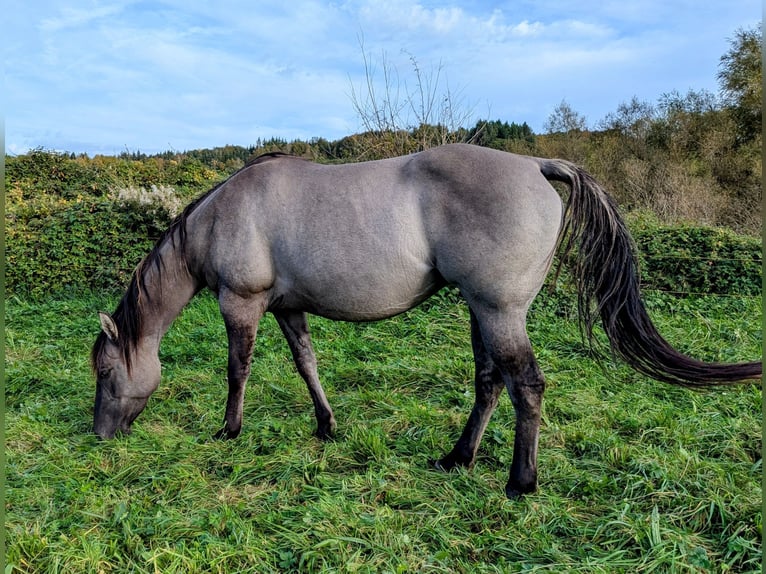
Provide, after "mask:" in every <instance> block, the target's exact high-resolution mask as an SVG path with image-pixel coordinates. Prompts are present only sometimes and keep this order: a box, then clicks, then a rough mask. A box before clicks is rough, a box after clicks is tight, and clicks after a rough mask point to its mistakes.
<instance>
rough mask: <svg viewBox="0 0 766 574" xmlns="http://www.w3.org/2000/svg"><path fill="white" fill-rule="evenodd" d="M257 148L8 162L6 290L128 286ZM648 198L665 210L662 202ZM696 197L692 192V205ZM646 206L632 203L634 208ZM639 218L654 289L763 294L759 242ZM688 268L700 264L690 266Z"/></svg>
mask: <svg viewBox="0 0 766 574" xmlns="http://www.w3.org/2000/svg"><path fill="white" fill-rule="evenodd" d="M473 131H474V135H477V136H478V137H486V138H488V139H487V140H486V142H485V143H491V144H492V145H494V146H496V147H501V148H502V147H504V148H505V149H509V148H510V147H512V144H513V142H517V143H519V145H526V146H534V145H536V144H535V141H537V140H534V139H533V140H530V139H529V137H527V136H526V135H525V134H527V133H528V132H527V130H526V129H525V128H524V126H523V125H521V126H519V125H518V124H508V123H502V122H500V121H495V122H486V123H477V125H476V127H475V128H474V130H473ZM605 137H608V136H605ZM506 138H507V139H506ZM489 139H492V142H489ZM501 142H506V143H505V144H503V143H501ZM267 145H272V143H270V142H267ZM324 145H327V146H329V142H326V143H325V144H324ZM605 145H606V144H605ZM261 149H263V148H255V149H249V148H238V149H235V148H229V149H225V150H220V152H219V150H207V151H205V150H202V151H199V152H195V153H193V154H191V156H190V157H188V158H187V157H185V156H173V158H171V157H170V156H167V155H163V156H154V157H144V158H143V159H134V158H133V157H130V158H129V157H121V158H105V157H96V158H93V159H88V158H86V157H76V158H72V157H70V156H68V155H66V154H58V153H54V152H45V151H42V150H35V151H33V152H31V153H30V154H26V155H22V156H18V157H9V158H7V169H6V189H7V197H6V200H7V212H6V223H7V225H6V235H7V253H6V260H7V263H8V265H7V268H6V281H7V285H6V288H7V290H8V291H9V292H10V293H16V294H26V295H30V296H32V297H41V296H45V295H49V294H51V293H54V292H57V291H61V290H62V289H74V290H81V289H83V288H85V289H108V290H111V289H115V288H120V287H123V286H124V285H125V284H126V283H127V279H128V278H129V276H130V273H131V272H132V270H133V268H134V267H135V266H136V265H137V264H138V262H139V261H140V259H141V257H143V255H145V254H146V253H147V252H148V251H149V250H150V249H151V247H152V245H153V243H154V241H155V240H156V239H157V238H158V237H159V236H160V235H161V234H162V232H163V231H164V229H165V228H166V227H167V226H168V224H169V223H170V221H171V219H172V217H173V216H174V215H175V214H177V213H178V212H179V210H180V209H181V208H182V207H183V205H184V204H185V203H187V202H188V201H189V200H190V199H191V198H192V197H193V196H196V195H197V194H199V193H202V192H203V191H205V190H206V189H207V188H208V187H209V186H211V185H212V184H213V183H214V182H216V181H218V180H221V179H223V178H225V177H226V176H227V175H229V174H230V173H232V172H233V171H235V170H236V169H237V168H238V167H239V166H240V164H241V163H242V161H243V160H242V159H241V158H249V157H250V156H252V155H254V154H257V153H259V151H260V150H261ZM361 149H367V150H369V149H370V147H369V142H367V141H365V136H364V134H362V135H359V136H352V137H349V138H345V139H344V140H343V141H341V142H336V144H335V146H334V148H333V153H335V154H338V155H339V156H341V157H342V158H345V159H348V158H349V157H352V156H353V155H354V154H355V153H356V150H361ZM517 151H518V150H517ZM208 164H209V165H208ZM644 165H645V164H643V163H640V162H639V161H638V160H635V161H634V162H633V163H630V162H627V163H625V164H624V168H625V170H626V172H625V173H626V174H627V175H626V177H627V184H628V185H630V184H633V185H634V187H633V195H634V199H635V198H637V197H640V194H642V193H647V190H652V189H655V194H657V193H658V192H657V191H656V189H657V187H656V184H655V183H653V179H652V178H659V177H660V175H658V173H657V172H656V171H651V170H649V171H642V169H644V167H643V166H644ZM212 166H215V167H212ZM216 168H218V169H216ZM176 186H177V187H176ZM689 189H690V186H689V185H688V184H687V186H686V191H687V192H688V190H689ZM623 199H624V197H623ZM703 199H704V198H702V199H701V201H702V200H703ZM651 200H652V201H653V202H654V204H655V205H656V206H657V205H660V201H659V199H658V197H657V196H656V195H655V196H654V197H653V198H651ZM690 200H691V197H690V195H689V194H688V193H687V195H686V196H685V201H686V202H687V204H688V202H689V201H690ZM646 201H649V200H648V199H647V200H646ZM643 204H644V202H642V201H638V200H635V201H634V203H633V207H640V206H642V205H643ZM635 221H636V222H637V225H635V226H634V233H635V234H636V240H637V243H638V246H639V248H640V251H641V253H642V254H643V257H644V271H645V273H646V274H647V282H646V285H647V286H649V287H650V288H659V289H671V290H675V291H689V290H690V291H693V292H707V291H712V292H716V293H742V294H755V293H758V292H759V289H760V263H759V262H760V256H759V250H760V248H759V245H760V243H759V241H758V240H756V239H747V238H743V237H739V236H737V235H736V234H734V233H731V232H726V231H724V230H721V229H713V228H709V227H705V226H699V225H691V224H684V225H680V226H678V227H668V226H666V225H664V226H663V225H660V222H659V221H658V220H657V217H656V216H655V217H654V219H653V220H652V218H650V217H646V216H642V217H637V218H635ZM690 261H694V262H696V263H695V264H694V265H692V266H690V265H689V264H688V262H690ZM660 262H662V264H660ZM695 266H696V267H695ZM703 268H704V273H703V272H702V271H701V270H700V269H703Z"/></svg>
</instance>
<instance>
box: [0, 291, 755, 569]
mask: <svg viewBox="0 0 766 574" xmlns="http://www.w3.org/2000/svg"><path fill="white" fill-rule="evenodd" d="M115 303H116V300H115V299H114V298H112V297H105V296H96V295H87V296H77V297H75V296H71V297H63V296H62V297H60V298H58V299H53V300H50V301H47V302H37V303H35V302H29V301H24V300H20V299H11V300H9V301H8V302H7V304H6V313H7V319H6V323H7V326H6V353H7V356H6V362H7V363H6V373H7V382H6V393H7V399H6V400H7V412H6V441H7V444H6V449H7V465H8V466H7V469H6V476H7V487H8V490H7V494H6V500H7V508H6V529H7V544H8V555H7V559H8V562H9V567H8V569H7V570H6V572H25V573H27V572H28V573H32V572H34V573H38V572H39V573H55V572H61V573H64V572H66V573H72V572H74V573H80V572H83V573H90V572H92V573H102V572H103V573H118V572H119V573H123V572H125V573H127V572H149V573H153V572H162V573H196V572H227V573H228V572H290V571H301V572H320V571H321V572H394V573H398V572H580V573H585V572H588V573H591V572H592V573H613V572H631V573H632V572H759V571H760V564H761V544H760V540H761V530H762V518H761V483H760V477H761V443H760V439H761V390H760V387H758V386H748V387H742V388H736V389H729V390H723V391H712V392H703V393H695V392H691V391H687V390H684V389H679V388H675V387H670V386H668V385H664V384H662V383H657V382H653V381H651V380H648V379H646V378H644V377H642V376H639V375H636V374H635V373H633V372H632V371H630V370H629V369H627V368H626V367H624V366H620V365H613V364H611V362H610V361H609V360H607V361H606V362H605V363H604V365H600V364H599V363H598V362H596V361H595V360H594V358H593V356H592V354H591V353H590V352H589V351H588V349H587V348H585V347H584V346H583V344H582V343H581V341H580V339H579V335H578V331H577V327H576V325H575V324H574V322H573V311H572V309H571V303H570V302H569V301H567V300H565V299H563V298H561V297H558V296H556V297H553V298H551V297H546V296H541V297H540V299H539V302H537V303H536V304H535V306H534V308H533V309H532V311H531V313H530V326H529V332H530V337H531V338H532V340H533V344H534V345H535V348H536V350H537V354H538V359H539V361H540V363H541V365H542V367H543V369H544V371H545V372H546V375H547V379H548V391H547V393H546V401H545V406H544V413H543V428H542V432H541V444H540V459H539V465H540V490H539V491H538V492H537V493H535V494H533V495H530V496H527V497H525V498H524V499H522V500H520V501H515V502H511V501H508V500H506V499H505V496H504V493H503V486H504V484H505V482H506V480H507V473H508V467H509V465H510V462H511V454H512V445H513V409H512V407H511V405H510V401H509V400H508V399H507V397H504V398H503V400H502V401H501V404H500V407H499V408H498V411H497V412H496V413H495V416H494V417H493V419H492V422H491V423H490V426H489V428H488V430H487V433H486V435H485V438H484V442H483V444H482V448H481V451H480V454H479V458H478V462H477V465H476V467H475V468H474V469H473V470H471V471H464V470H461V471H457V472H454V473H450V474H441V473H438V472H436V471H433V470H431V467H430V465H429V461H430V460H431V459H434V458H436V457H438V456H440V455H442V454H443V453H445V452H446V451H447V450H449V448H451V446H452V443H453V442H454V440H456V438H457V436H458V435H459V432H460V430H461V428H462V425H463V423H464V421H465V418H466V416H467V413H468V411H469V410H470V408H471V404H472V400H473V390H472V380H473V361H472V357H471V354H470V344H469V342H468V318H467V310H466V308H465V306H464V305H462V304H456V303H455V301H454V300H453V297H452V296H451V295H449V294H447V295H442V296H438V297H437V298H435V299H433V300H431V302H428V303H426V304H425V305H424V306H422V307H420V308H419V309H416V310H414V311H412V312H410V313H408V314H407V315H404V316H401V317H398V318H396V319H393V320H389V321H386V322H380V323H371V324H346V323H333V322H329V321H324V320H320V319H317V318H313V319H312V322H311V324H312V329H313V333H314V344H315V348H316V351H317V355H318V359H319V364H320V375H321V376H322V378H323V383H324V386H325V390H326V391H327V394H328V397H329V399H330V402H331V404H332V405H333V407H334V410H335V414H336V418H337V420H338V436H337V438H336V440H334V441H332V442H327V443H323V442H320V441H318V440H317V439H316V438H314V437H313V435H312V432H313V430H314V427H315V422H314V420H313V414H312V413H313V410H312V407H311V402H310V399H309V396H308V392H307V391H306V389H305V387H304V385H303V382H302V381H301V380H300V378H299V377H298V375H297V374H296V373H295V370H294V367H293V366H292V363H291V361H290V358H289V351H288V350H287V345H286V343H285V342H284V341H283V339H282V338H281V335H280V333H279V329H278V328H277V326H276V324H275V322H274V321H273V319H272V318H271V317H267V318H266V320H264V322H263V324H262V327H261V330H260V332H259V340H258V344H257V350H256V355H255V358H254V365H253V373H252V376H251V379H250V384H249V387H248V391H247V400H246V404H245V421H244V427H243V432H242V435H241V436H240V437H239V438H238V439H237V440H234V441H227V442H216V441H212V440H211V439H210V437H211V435H212V434H213V433H214V432H215V431H216V430H218V428H219V427H220V424H221V422H222V418H223V408H224V401H225V394H226V383H225V378H224V377H225V376H224V373H225V360H226V359H225V357H226V340H225V334H224V329H223V324H222V321H221V319H220V316H219V315H218V311H217V307H216V304H215V301H214V300H213V299H212V298H211V297H210V296H201V297H199V298H197V299H196V300H195V301H194V302H193V303H192V304H191V305H190V306H189V307H188V308H187V309H186V310H185V312H184V313H183V314H182V316H181V317H180V318H179V319H178V320H177V321H176V323H175V324H174V326H173V328H172V329H171V331H170V332H169V333H168V336H167V337H166V339H165V340H164V342H163V345H162V348H161V359H162V362H163V366H164V370H163V383H162V385H161V386H160V388H159V390H158V391H157V392H156V393H155V394H154V396H153V397H152V399H151V400H150V402H149V406H148V407H147V409H146V410H145V411H144V413H143V414H142V415H141V416H140V417H139V419H138V420H137V421H136V424H135V425H134V432H133V434H132V435H131V436H130V437H124V438H118V439H116V440H113V441H108V442H99V441H98V440H96V438H95V437H94V436H93V435H92V433H91V424H92V408H93V398H94V382H93V380H92V377H91V375H90V372H89V366H88V363H87V357H88V353H89V350H90V345H91V344H92V342H93V339H94V337H95V335H96V334H97V330H98V321H97V318H96V311H97V310H98V309H111V308H113V306H114V304H115ZM648 304H649V306H650V309H651V311H652V313H653V316H654V317H655V319H656V322H657V324H658V326H659V328H660V331H661V332H663V333H664V334H665V335H666V336H667V338H668V339H669V340H671V341H673V342H675V343H676V344H677V345H678V346H679V347H680V348H682V349H683V350H685V351H687V352H689V353H692V354H694V355H698V356H702V357H704V358H706V359H709V360H751V359H753V358H755V357H759V356H760V355H761V348H760V342H761V333H760V328H761V327H760V325H761V307H760V300H759V299H757V298H713V297H702V298H689V299H678V298H674V297H668V296H664V295H661V294H650V296H649V298H648Z"/></svg>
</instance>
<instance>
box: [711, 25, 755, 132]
mask: <svg viewBox="0 0 766 574" xmlns="http://www.w3.org/2000/svg"><path fill="white" fill-rule="evenodd" d="M761 42H762V35H761V26H758V27H756V28H753V29H751V30H744V29H740V30H737V32H736V34H735V35H734V38H733V39H732V41H731V48H730V49H729V51H728V52H726V54H724V55H723V56H721V67H720V70H719V72H718V79H719V81H720V82H721V89H722V91H723V93H724V96H725V98H726V103H727V104H728V106H729V109H730V110H731V112H732V115H733V116H734V118H735V121H736V124H737V133H738V141H740V142H750V141H752V140H754V139H756V138H757V137H758V135H759V134H760V133H761V117H762V108H761V101H762V97H763V83H762V80H761V79H762V77H763V72H762V61H761V45H762V44H761Z"/></svg>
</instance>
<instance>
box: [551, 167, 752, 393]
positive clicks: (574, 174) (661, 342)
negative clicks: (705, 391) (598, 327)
mask: <svg viewBox="0 0 766 574" xmlns="http://www.w3.org/2000/svg"><path fill="white" fill-rule="evenodd" d="M539 163H540V170H541V172H542V174H543V175H544V176H545V177H546V179H549V180H556V181H562V182H564V183H566V184H568V185H569V186H570V188H571V192H570V195H569V199H568V201H567V205H566V209H565V215H564V223H563V227H562V231H561V244H562V245H561V249H562V254H564V255H565V254H567V253H569V252H571V251H575V252H576V255H575V258H574V259H575V261H574V276H575V279H576V282H577V285H578V293H579V295H578V306H579V317H580V325H581V327H582V328H583V329H584V331H585V333H586V334H587V336H588V338H589V339H591V340H592V337H593V325H594V323H595V321H596V318H597V317H600V318H601V322H602V325H603V327H604V330H605V331H606V334H607V337H608V338H609V342H610V345H611V348H612V351H613V352H614V353H615V354H617V355H618V356H620V357H621V358H622V359H623V360H625V361H626V362H627V363H628V364H629V365H631V366H632V367H633V368H635V369H636V370H638V371H640V372H642V373H644V374H646V375H649V376H650V377H653V378H655V379H658V380H661V381H665V382H668V383H672V384H676V385H682V386H686V387H697V388H700V387H708V386H713V385H725V384H732V383H737V382H743V380H744V379H757V378H759V377H760V376H761V373H762V365H761V363H759V362H752V363H734V364H727V363H706V362H703V361H698V360H696V359H693V358H691V357H688V356H686V355H683V354H682V353H679V352H678V351H676V350H675V349H674V348H673V347H672V346H671V345H670V344H669V343H668V342H667V341H666V340H665V339H664V338H663V337H662V336H661V335H660V334H659V332H658V331H657V329H656V328H655V326H654V325H653V324H652V321H651V319H650V318H649V315H648V314H647V312H646V308H645V307H644V305H643V303H642V302H641V298H640V291H639V276H638V265H637V263H636V256H635V254H634V248H633V240H632V239H631V236H630V234H629V232H628V229H627V227H626V225H625V223H624V222H623V220H622V218H621V217H620V216H619V214H618V213H617V209H616V207H615V204H614V202H613V200H612V199H611V198H610V197H609V195H607V193H606V192H605V191H604V189H603V188H602V187H601V186H600V185H599V184H598V183H596V181H595V180H594V179H593V178H592V177H591V176H590V175H589V174H587V173H586V172H585V171H583V170H582V169H580V168H578V167H577V166H575V165H573V164H571V163H569V162H566V161H562V160H543V159H541V160H539ZM564 255H562V257H563V256H564Z"/></svg>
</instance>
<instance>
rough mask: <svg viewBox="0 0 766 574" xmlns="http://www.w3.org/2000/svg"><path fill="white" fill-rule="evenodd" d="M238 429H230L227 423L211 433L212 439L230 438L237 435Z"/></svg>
mask: <svg viewBox="0 0 766 574" xmlns="http://www.w3.org/2000/svg"><path fill="white" fill-rule="evenodd" d="M240 430H241V429H237V430H235V431H233V430H230V429H229V427H228V426H227V425H223V428H222V429H221V430H219V431H218V432H217V433H215V434H214V435H213V439H214V440H231V439H233V438H237V437H238V436H239V431H240Z"/></svg>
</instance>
